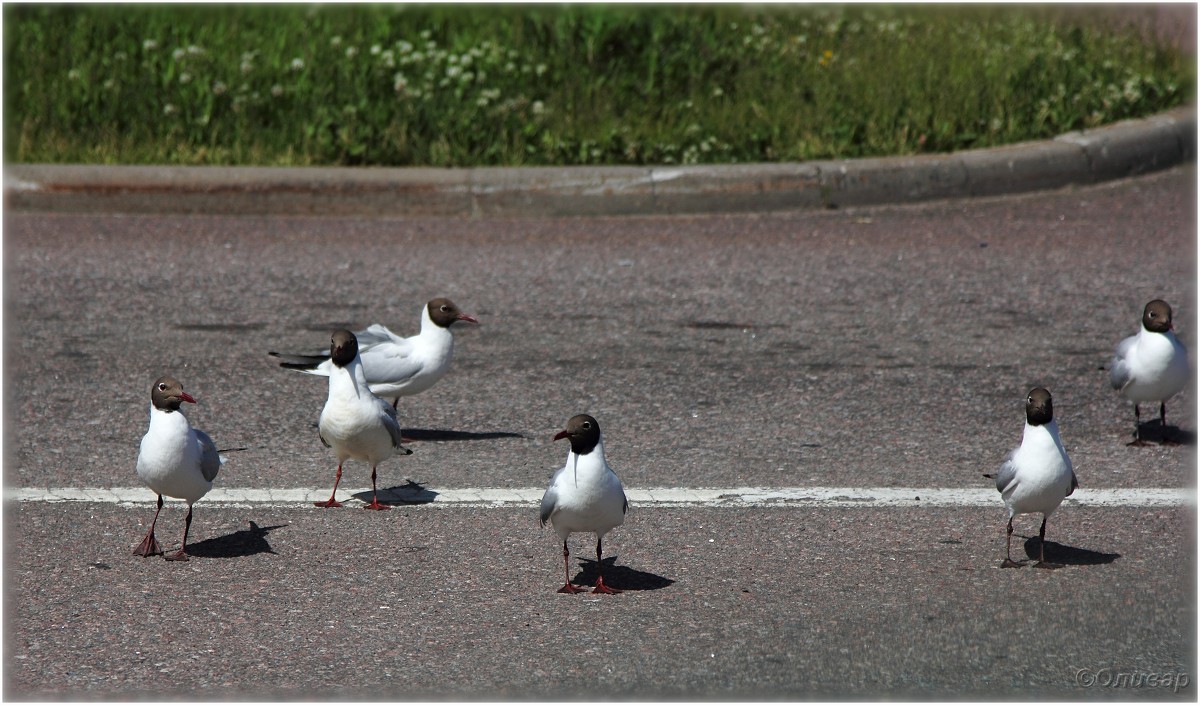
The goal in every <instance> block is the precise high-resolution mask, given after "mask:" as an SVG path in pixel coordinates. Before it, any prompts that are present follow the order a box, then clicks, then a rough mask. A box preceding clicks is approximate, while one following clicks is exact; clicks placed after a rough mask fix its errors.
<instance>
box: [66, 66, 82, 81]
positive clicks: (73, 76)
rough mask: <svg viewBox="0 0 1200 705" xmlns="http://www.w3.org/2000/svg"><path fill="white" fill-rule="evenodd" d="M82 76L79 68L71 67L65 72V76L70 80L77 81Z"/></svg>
mask: <svg viewBox="0 0 1200 705" xmlns="http://www.w3.org/2000/svg"><path fill="white" fill-rule="evenodd" d="M82 76H83V74H82V73H80V71H79V69H71V70H70V71H68V72H67V78H68V79H70V80H72V81H78V80H79V79H80V78H81V77H82Z"/></svg>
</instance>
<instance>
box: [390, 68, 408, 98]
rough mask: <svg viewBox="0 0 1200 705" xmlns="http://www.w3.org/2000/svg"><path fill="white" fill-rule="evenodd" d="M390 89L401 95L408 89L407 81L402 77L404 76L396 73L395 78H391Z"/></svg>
mask: <svg viewBox="0 0 1200 705" xmlns="http://www.w3.org/2000/svg"><path fill="white" fill-rule="evenodd" d="M392 88H394V89H395V90H396V92H397V93H401V92H403V91H404V89H405V88H408V79H407V78H406V77H405V76H404V74H402V73H397V74H396V75H395V76H392Z"/></svg>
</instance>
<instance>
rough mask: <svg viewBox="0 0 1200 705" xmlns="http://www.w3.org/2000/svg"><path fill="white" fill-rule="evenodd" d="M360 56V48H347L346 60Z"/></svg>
mask: <svg viewBox="0 0 1200 705" xmlns="http://www.w3.org/2000/svg"><path fill="white" fill-rule="evenodd" d="M355 56H358V47H346V58H347V59H353V58H354V57H355Z"/></svg>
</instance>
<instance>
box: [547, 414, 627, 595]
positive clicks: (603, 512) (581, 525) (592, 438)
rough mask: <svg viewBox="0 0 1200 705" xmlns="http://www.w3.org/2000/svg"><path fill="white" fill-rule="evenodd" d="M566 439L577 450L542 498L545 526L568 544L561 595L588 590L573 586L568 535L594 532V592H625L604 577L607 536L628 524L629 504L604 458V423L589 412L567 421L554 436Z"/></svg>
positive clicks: (568, 454)
mask: <svg viewBox="0 0 1200 705" xmlns="http://www.w3.org/2000/svg"><path fill="white" fill-rule="evenodd" d="M560 438H566V439H569V440H570V441H571V450H570V451H568V452H567V463H566V465H564V466H563V467H562V469H560V470H559V471H558V472H556V473H554V477H553V478H551V480H550V487H548V488H547V489H546V494H545V495H543V496H542V506H541V511H540V513H539V514H538V521H539V524H540V525H541V526H545V525H546V522H547V521H548V522H550V523H552V524H553V525H554V532H555V533H557V534H558V537H559V538H561V539H562V542H563V569H564V571H565V572H566V575H567V581H566V583H565V584H564V585H563V586H562V587H561V588H559V589H558V591H559V592H567V593H575V592H581V591H582V589H581V588H577V587H575V586H574V585H572V584H571V567H570V564H569V557H570V551H569V550H568V548H567V537H568V536H570V535H571V534H572V533H573V532H576V531H590V532H592V533H595V534H596V573H597V576H596V588H595V589H594V590H592V592H603V593H609V594H612V593H617V592H620V590H614V589H613V588H610V587H608V586H607V585H605V584H604V576H603V575H601V574H600V570H601V568H602V566H603V563H602V562H601V554H602V553H603V550H602V548H601V541H602V540H603V539H604V535H605V534H606V533H608V532H609V531H611V530H613V529H614V528H616V527H618V526H620V525H621V524H622V523H624V521H625V510H626V509H627V508H628V507H629V502H628V501H627V500H626V499H625V491H624V490H623V489H622V488H621V481H620V480H619V479H617V474H616V473H615V472H613V470H612V468H610V467H609V466H608V462H607V461H605V459H604V439H603V438H602V437H601V435H600V424H599V423H597V422H596V419H594V418H592V417H591V416H588V415H587V414H579V415H578V416H573V417H571V420H570V421H568V422H567V428H566V430H564V431H559V432H558V434H556V435H555V436H554V440H556V441H557V440H559V439H560Z"/></svg>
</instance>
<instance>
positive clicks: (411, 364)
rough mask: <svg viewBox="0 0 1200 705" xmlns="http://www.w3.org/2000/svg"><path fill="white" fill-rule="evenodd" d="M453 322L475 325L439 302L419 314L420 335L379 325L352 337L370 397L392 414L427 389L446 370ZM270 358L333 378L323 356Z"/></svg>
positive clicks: (449, 303) (473, 320)
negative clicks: (388, 407)
mask: <svg viewBox="0 0 1200 705" xmlns="http://www.w3.org/2000/svg"><path fill="white" fill-rule="evenodd" d="M455 321H466V322H468V323H479V321H478V319H476V318H475V317H474V316H468V315H467V314H465V313H463V312H462V311H460V310H459V308H458V307H457V306H455V305H454V302H453V301H451V300H450V299H444V298H438V299H433V300H431V301H430V302H429V303H427V304H425V307H424V308H423V309H421V332H420V333H418V334H417V335H414V336H412V337H409V338H402V337H400V336H398V335H396V334H395V333H393V332H391V331H390V330H388V329H387V328H385V327H384V326H382V325H380V324H378V323H376V324H373V325H371V326H370V327H368V328H367V329H366V330H362V331H359V332H358V333H355V336H356V337H357V338H358V345H359V348H358V353H359V355H360V356H361V357H362V366H363V374H364V376H365V378H366V380H367V385H368V386H370V388H371V392H372V393H374V394H375V395H376V396H379V397H382V398H384V399H390V400H391V402H392V408H395V407H396V404H397V403H398V402H399V401H400V397H406V396H411V395H413V394H418V393H420V392H423V391H425V390H426V389H429V388H430V387H432V386H433V384H434V382H437V381H438V380H439V379H441V378H442V377H443V376H444V375H445V374H446V371H447V370H449V369H450V360H451V359H452V358H453V357H454V334H453V333H452V332H451V330H450V325H451V324H453V323H454V322H455ZM269 354H270V355H272V356H274V357H277V358H279V359H280V360H282V362H280V363H279V366H280V367H283V368H286V369H289V370H299V371H300V372H304V373H307V374H310V375H319V376H322V377H328V376H329V375H330V374H331V373H332V372H333V367H334V364H333V361H332V360H331V359H330V357H329V355H328V354H327V353H324V352H320V353H314V354H312V355H293V354H288V353H277V352H272V353H269Z"/></svg>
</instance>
